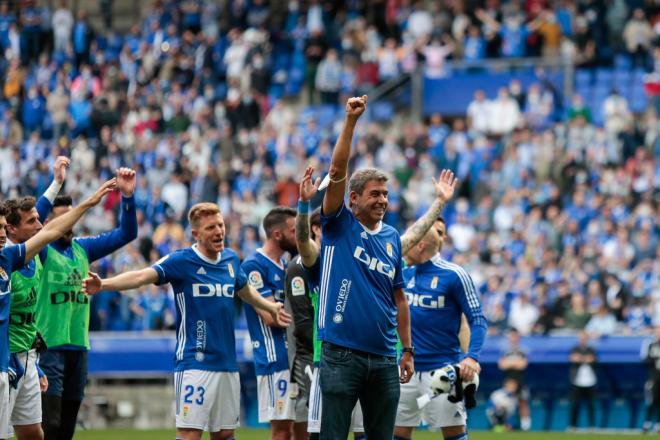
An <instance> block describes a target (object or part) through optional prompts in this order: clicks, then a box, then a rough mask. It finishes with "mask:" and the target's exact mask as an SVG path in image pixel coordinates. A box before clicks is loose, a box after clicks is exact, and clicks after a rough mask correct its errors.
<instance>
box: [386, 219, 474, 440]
mask: <svg viewBox="0 0 660 440" xmlns="http://www.w3.org/2000/svg"><path fill="white" fill-rule="evenodd" d="M437 229H440V231H441V234H442V235H439V234H438V230H437ZM437 229H436V228H433V229H431V230H429V231H428V232H427V233H426V235H425V236H424V238H423V239H422V240H421V241H420V242H419V243H418V244H417V245H416V246H414V247H413V248H412V249H411V250H410V251H409V252H408V254H407V255H406V260H407V262H408V264H410V265H411V266H410V267H407V268H406V269H405V270H404V279H405V281H406V296H407V298H408V302H409V304H410V316H411V322H412V326H411V328H412V340H413V344H414V345H415V347H416V350H417V353H416V356H415V364H416V368H417V370H418V371H419V372H420V373H421V374H419V375H418V376H417V377H416V378H415V379H413V380H412V381H410V382H409V383H407V384H404V385H402V387H401V399H400V400H399V408H398V410H397V418H396V428H395V430H394V438H395V440H407V439H410V438H411V437H412V432H413V429H414V428H415V427H416V426H418V425H419V423H420V421H421V418H422V415H423V416H424V419H425V420H426V421H427V422H428V423H429V425H430V428H431V429H432V430H442V434H443V436H444V438H445V439H451V440H466V439H467V438H468V434H467V431H466V426H465V425H466V420H467V417H466V413H465V406H464V404H463V402H458V403H451V402H450V401H449V400H448V399H447V395H446V394H441V395H440V396H438V397H436V398H434V399H432V400H431V401H430V402H429V403H428V404H427V406H425V407H424V408H423V410H422V409H420V408H419V406H418V404H417V398H418V397H421V396H423V395H424V394H426V393H428V391H429V385H430V383H431V373H432V372H433V371H434V370H436V369H438V368H441V367H443V366H444V365H447V364H456V363H459V365H460V374H461V378H462V379H463V380H466V381H471V380H472V379H473V377H474V374H475V373H477V374H478V373H479V372H480V370H481V368H480V366H479V363H478V361H479V353H480V351H481V347H482V345H483V342H484V339H485V336H486V330H487V323H486V318H485V316H484V314H483V312H482V310H481V303H480V300H479V297H478V295H477V292H476V289H475V287H474V284H473V282H472V279H471V278H470V276H469V275H468V274H467V272H466V271H465V270H464V269H463V268H461V267H460V266H458V265H455V264H452V263H449V262H447V261H446V260H443V259H442V258H441V257H440V256H439V255H437V254H438V252H439V251H440V249H441V248H442V243H443V240H444V237H445V234H444V223H443V224H442V226H440V227H438V228H437ZM462 314H465V315H466V316H467V321H468V323H469V326H470V343H469V347H468V352H467V355H464V354H463V352H462V350H461V342H460V338H459V333H460V328H461V320H462Z"/></svg>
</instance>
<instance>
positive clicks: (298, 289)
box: [291, 277, 305, 296]
mask: <svg viewBox="0 0 660 440" xmlns="http://www.w3.org/2000/svg"><path fill="white" fill-rule="evenodd" d="M304 294H305V281H304V280H303V279H302V277H294V278H293V279H292V280H291V295H292V296H301V295H304Z"/></svg>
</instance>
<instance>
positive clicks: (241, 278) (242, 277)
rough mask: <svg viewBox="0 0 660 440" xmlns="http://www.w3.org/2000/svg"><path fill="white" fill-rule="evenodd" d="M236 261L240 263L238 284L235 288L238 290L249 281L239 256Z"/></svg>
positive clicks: (237, 276) (237, 274)
mask: <svg viewBox="0 0 660 440" xmlns="http://www.w3.org/2000/svg"><path fill="white" fill-rule="evenodd" d="M236 263H237V265H238V266H237V267H238V272H237V273H236V284H235V285H234V288H235V290H236V291H237V292H238V291H239V290H241V289H242V288H243V287H245V285H246V284H247V283H248V279H247V275H245V271H244V270H243V267H242V266H241V265H240V264H239V263H240V262H239V261H238V257H236Z"/></svg>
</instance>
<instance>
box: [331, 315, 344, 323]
mask: <svg viewBox="0 0 660 440" xmlns="http://www.w3.org/2000/svg"><path fill="white" fill-rule="evenodd" d="M332 321H333V322H334V323H335V324H341V323H342V321H344V317H343V316H342V314H341V313H335V316H333V317H332Z"/></svg>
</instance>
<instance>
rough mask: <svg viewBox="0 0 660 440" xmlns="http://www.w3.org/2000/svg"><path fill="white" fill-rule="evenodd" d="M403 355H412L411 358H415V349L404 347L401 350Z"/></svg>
mask: <svg viewBox="0 0 660 440" xmlns="http://www.w3.org/2000/svg"><path fill="white" fill-rule="evenodd" d="M401 352H402V353H410V355H411V356H415V347H403V350H401Z"/></svg>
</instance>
